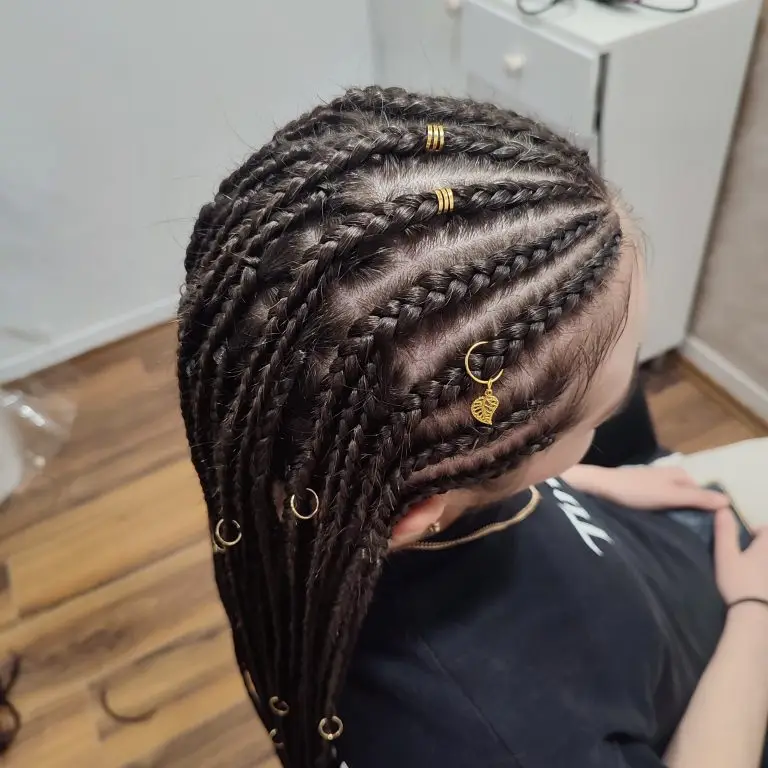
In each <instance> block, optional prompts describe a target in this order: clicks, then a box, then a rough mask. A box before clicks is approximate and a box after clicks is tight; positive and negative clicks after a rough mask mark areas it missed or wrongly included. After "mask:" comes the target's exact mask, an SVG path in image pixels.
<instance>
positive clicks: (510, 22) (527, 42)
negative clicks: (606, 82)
mask: <svg viewBox="0 0 768 768" xmlns="http://www.w3.org/2000/svg"><path fill="white" fill-rule="evenodd" d="M461 53H462V63H463V68H464V71H465V73H466V74H467V76H468V78H469V83H470V93H469V95H470V96H472V97H473V98H487V96H488V92H489V91H490V93H491V94H492V97H493V98H495V100H496V101H498V102H499V103H501V104H503V105H504V106H508V107H510V108H512V109H515V110H517V111H518V112H520V113H522V114H529V115H531V116H533V117H536V118H538V119H540V120H541V121H542V122H544V123H547V124H548V125H550V126H551V127H552V128H555V129H558V130H560V131H567V132H573V133H575V134H576V136H577V137H580V138H581V140H582V141H583V142H589V140H590V137H591V136H592V134H593V132H594V130H595V111H596V99H597V83H598V76H599V71H600V55H599V54H598V53H597V52H596V51H591V50H588V49H586V48H581V47H578V46H576V45H574V44H572V43H571V42H564V41H562V40H559V39H555V38H552V37H549V36H548V35H547V33H546V32H545V31H544V30H542V29H538V28H533V27H531V26H529V25H528V24H527V23H526V22H525V21H524V20H521V19H519V18H515V17H514V16H512V15H511V11H510V12H509V13H507V12H506V11H500V10H496V9H494V8H492V7H490V4H489V5H486V4H485V3H484V2H483V0H466V2H465V3H464V5H463V6H462V11H461ZM481 82H485V83H487V85H488V86H490V89H482V90H485V92H484V93H478V92H477V91H478V90H481V89H480V88H478V84H479V83H481ZM472 83H474V84H475V85H474V86H473V85H472Z"/></svg>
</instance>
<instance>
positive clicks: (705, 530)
mask: <svg viewBox="0 0 768 768" xmlns="http://www.w3.org/2000/svg"><path fill="white" fill-rule="evenodd" d="M705 487H706V488H709V489H710V490H713V491H719V492H720V493H724V494H725V495H726V496H728V498H729V499H730V498H731V496H730V494H729V493H728V491H727V490H726V489H725V488H724V487H723V486H722V485H720V483H709V484H707V485H706V486H705ZM731 509H732V510H733V512H734V514H735V515H736V519H737V521H738V523H739V542H740V544H741V549H742V552H743V551H744V550H745V549H746V548H747V547H748V546H749V545H750V544H751V543H752V540H753V539H754V538H755V534H754V531H753V530H752V528H751V527H750V525H749V523H748V522H747V521H746V520H745V519H744V516H743V515H742V514H741V512H740V511H739V509H738V507H737V506H736V505H735V504H734V503H733V500H731ZM666 514H667V516H668V517H669V518H671V519H672V520H674V521H675V522H678V523H680V524H681V525H684V526H685V527H686V528H688V530H690V531H692V532H693V533H695V534H696V535H697V536H698V537H699V538H700V539H702V541H703V542H704V544H705V545H706V547H707V550H708V551H709V553H710V554H712V555H714V552H715V518H714V515H712V514H711V513H710V512H702V511H700V510H695V509H674V510H671V511H670V512H667V513H666Z"/></svg>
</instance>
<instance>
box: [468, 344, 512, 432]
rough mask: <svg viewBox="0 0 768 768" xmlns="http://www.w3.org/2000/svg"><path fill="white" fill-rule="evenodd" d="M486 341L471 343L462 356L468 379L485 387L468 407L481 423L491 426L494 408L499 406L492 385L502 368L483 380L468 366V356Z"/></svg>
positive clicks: (499, 376)
mask: <svg viewBox="0 0 768 768" xmlns="http://www.w3.org/2000/svg"><path fill="white" fill-rule="evenodd" d="M487 343H488V342H487V341H478V342H477V343H476V344H473V345H472V346H471V347H470V348H469V350H468V351H467V354H466V355H465V356H464V367H465V368H466V370H467V375H468V376H469V378H470V379H472V381H474V382H475V383H477V384H483V385H484V386H485V387H486V390H485V393H484V394H483V395H481V396H480V397H478V398H477V400H475V401H474V402H473V403H472V407H471V408H470V410H471V412H472V415H473V416H474V417H475V419H476V420H477V421H479V422H480V423H481V424H486V425H488V426H491V425H492V424H493V414H494V413H496V410H497V409H498V407H499V398H498V397H496V395H494V394H493V385H494V384H495V383H496V382H497V381H498V380H499V379H500V378H501V377H502V375H503V374H504V369H503V368H502V369H501V370H500V371H499V372H498V373H497V374H496V375H495V376H493V377H492V378H490V379H488V380H483V379H479V378H477V376H475V374H474V373H472V369H471V368H470V367H469V356H470V355H471V354H472V352H474V351H475V350H476V349H477V348H478V347H480V346H482V345H483V344H487Z"/></svg>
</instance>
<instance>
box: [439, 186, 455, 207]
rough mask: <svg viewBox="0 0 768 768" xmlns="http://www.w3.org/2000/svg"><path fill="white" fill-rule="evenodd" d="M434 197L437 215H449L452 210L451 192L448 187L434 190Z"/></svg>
mask: <svg viewBox="0 0 768 768" xmlns="http://www.w3.org/2000/svg"><path fill="white" fill-rule="evenodd" d="M435 197H437V212H438V213H450V212H451V211H452V210H453V190H452V189H451V188H450V187H440V189H436V190H435Z"/></svg>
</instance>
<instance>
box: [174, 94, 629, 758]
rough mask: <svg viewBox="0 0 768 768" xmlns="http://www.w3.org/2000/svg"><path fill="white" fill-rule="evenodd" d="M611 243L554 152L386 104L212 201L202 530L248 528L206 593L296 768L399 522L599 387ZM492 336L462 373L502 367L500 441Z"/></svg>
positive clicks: (525, 128)
mask: <svg viewBox="0 0 768 768" xmlns="http://www.w3.org/2000/svg"><path fill="white" fill-rule="evenodd" d="M427 124H430V125H432V126H434V125H437V128H434V127H432V128H430V129H429V130H428V129H427ZM429 131H432V133H429ZM429 136H432V137H434V136H439V137H440V140H439V142H434V141H433V142H430V141H429ZM622 242H623V241H622V235H621V229H620V224H619V216H618V213H617V209H616V205H615V203H614V201H613V199H612V197H611V195H610V194H609V192H608V190H607V188H606V185H605V183H604V182H603V181H602V179H600V177H599V176H598V175H597V173H596V172H595V171H594V169H593V168H592V166H591V165H590V164H589V161H588V157H587V156H586V154H585V153H584V152H582V151H581V150H579V149H576V148H574V147H573V146H572V145H571V144H569V143H568V142H567V141H566V140H565V139H563V138H561V137H559V136H557V135H556V134H554V133H552V132H551V131H550V130H549V129H547V128H545V127H544V126H542V125H540V124H537V123H535V122H533V121H531V120H529V119H527V118H525V117H522V116H520V115H516V114H513V113H511V112H507V111H505V110H502V109H499V108H498V107H495V106H493V105H490V104H477V103H474V102H472V101H466V100H457V99H451V98H447V97H427V96H421V95H414V94H409V93H407V92H406V91H403V90H401V89H395V88H377V87H371V88H358V89H352V90H350V91H348V92H347V93H346V94H344V95H343V96H342V97H340V98H338V99H335V100H334V101H332V102H330V103H328V104H325V105H321V106H319V107H317V108H316V109H314V110H311V111H310V112H307V113H306V114H305V115H303V116H301V117H300V118H298V119H297V120H295V121H293V122H292V123H289V124H288V125H287V126H286V127H285V128H283V129H282V130H280V131H278V132H277V133H276V134H275V136H274V137H273V139H272V140H271V141H270V142H268V143H267V144H266V145H265V146H264V147H263V148H262V149H261V150H259V151H257V152H255V153H254V154H253V155H252V156H251V157H250V158H249V159H247V160H246V162H245V163H244V164H243V165H242V166H241V167H240V168H239V169H237V170H235V171H234V172H233V173H232V174H230V176H229V177H228V178H227V179H225V180H224V181H223V182H222V184H221V185H220V187H219V192H218V193H217V195H216V196H215V198H214V200H213V201H212V202H211V203H208V204H206V205H205V206H203V208H202V209H201V212H200V216H199V218H198V221H197V223H196V225H195V227H194V230H193V233H192V237H191V240H190V244H189V247H188V249H187V254H186V258H185V266H186V270H187V283H186V286H185V291H184V293H183V297H182V300H181V303H180V310H179V346H178V367H177V371H178V378H179V391H180V401H181V408H182V412H183V415H184V421H185V426H186V430H187V438H188V440H189V443H190V450H191V453H192V459H193V462H194V465H195V468H196V470H197V473H198V476H199V478H200V481H201V485H202V488H203V495H204V498H205V502H206V506H207V508H208V516H209V524H210V528H211V533H212V535H213V536H214V537H215V536H216V532H217V526H219V525H220V524H222V522H223V523H224V524H226V525H227V526H233V527H234V526H237V527H236V528H234V529H235V530H237V531H238V532H239V534H240V536H238V537H237V538H236V539H234V538H233V539H232V540H229V541H228V542H225V544H224V546H222V547H220V550H221V551H219V552H218V553H217V554H216V555H215V574H216V582H217V586H218V588H219V591H220V593H221V596H222V600H223V602H224V605H225V609H226V611H227V615H228V618H229V621H230V623H231V624H232V629H233V638H234V645H235V652H236V655H237V659H238V664H239V666H240V669H241V673H242V675H243V677H244V679H245V680H246V681H247V682H248V687H249V695H250V696H251V699H252V700H253V702H254V704H255V706H256V709H257V712H258V714H259V716H260V717H261V719H262V720H263V721H264V724H265V726H266V727H267V729H268V730H273V729H274V732H275V733H276V734H277V735H278V738H277V739H276V740H277V741H279V742H280V743H281V744H282V745H283V746H282V747H281V748H280V749H278V756H279V758H280V760H281V761H282V763H283V765H285V766H290V767H291V768H309V767H310V766H311V768H325V766H327V765H328V764H329V761H330V744H329V742H328V741H327V740H325V739H323V738H321V736H320V734H319V733H318V726H319V723H320V722H321V721H322V720H323V718H328V717H332V716H334V715H336V713H337V708H338V707H339V702H340V697H341V696H342V694H343V687H344V680H345V676H346V671H347V669H348V667H349V663H350V658H351V656H352V655H353V653H354V646H355V641H356V637H357V634H358V632H359V630H360V627H361V625H362V622H363V621H364V620H365V615H366V611H367V607H368V604H369V602H370V600H371V597H372V595H373V593H374V590H375V589H376V584H377V581H378V578H379V574H380V572H381V567H382V563H383V562H384V560H385V558H386V557H387V556H388V552H389V542H390V539H391V536H392V531H393V528H394V526H395V525H396V524H397V522H398V520H400V519H401V517H402V516H403V515H404V514H405V512H406V511H407V509H408V507H409V505H411V504H413V503H416V502H418V501H419V500H421V499H424V498H428V497H429V496H431V495H435V494H439V493H445V492H447V491H449V490H451V489H453V488H462V487H466V486H469V485H475V484H482V483H485V482H489V481H491V480H492V479H494V478H496V477H499V476H500V475H502V474H504V473H507V472H513V471H514V470H515V469H516V468H517V467H519V466H520V465H521V464H522V463H523V462H525V461H527V460H528V458H529V457H530V456H531V455H532V454H534V453H536V452H538V451H540V450H544V449H545V448H546V447H547V446H549V445H550V444H551V443H552V442H553V441H554V440H555V439H556V437H557V435H558V434H559V432H561V431H562V430H564V429H567V428H568V426H569V425H570V423H571V421H572V420H573V418H574V414H575V413H576V412H577V411H578V408H577V407H576V401H575V398H577V397H578V392H579V391H580V387H583V386H584V385H585V383H586V382H587V381H588V379H589V377H590V376H591V374H592V373H593V371H591V370H584V364H583V363H577V361H576V359H575V358H574V357H573V355H572V354H571V352H570V348H571V345H572V340H573V338H574V337H575V336H579V335H580V334H581V335H582V336H584V334H588V333H589V334H591V336H590V338H591V343H590V345H589V346H590V349H594V350H595V352H594V355H593V357H594V360H593V361H592V363H591V364H592V365H594V366H597V365H598V364H599V360H600V358H601V354H602V352H601V350H605V349H607V348H608V347H609V346H610V344H612V343H613V340H614V339H615V337H616V334H617V332H618V329H620V326H621V320H622V312H623V309H622V307H621V306H618V305H617V302H616V301H615V300H614V299H612V298H611V297H612V296H613V293H612V292H611V291H608V290H607V288H608V287H609V286H610V285H611V284H612V279H613V274H614V273H615V271H616V266H617V264H618V262H619V260H620V257H621V253H622ZM598 303H600V309H601V311H600V313H599V322H597V323H592V325H590V324H589V323H587V322H584V320H585V318H587V316H588V315H587V312H588V311H589V310H590V308H593V307H595V306H596V305H597V304H598ZM590 329H591V330H590ZM480 340H484V341H485V342H486V343H485V344H484V345H483V346H482V347H481V348H479V349H477V350H476V351H475V353H473V354H472V355H471V357H470V360H469V364H470V366H471V370H472V371H473V373H474V374H475V375H477V376H479V377H481V378H485V379H487V378H490V377H491V376H493V375H495V373H496V372H498V371H499V370H501V369H502V368H503V369H504V376H503V378H502V380H501V381H500V382H499V385H498V387H497V392H498V396H499V399H500V401H501V404H500V407H499V410H498V414H497V415H496V417H495V420H494V421H493V423H492V424H490V425H485V424H479V423H478V422H476V421H474V420H473V418H472V416H471V415H470V410H469V406H470V403H471V401H472V394H473V387H474V386H475V385H474V384H473V382H472V380H471V379H470V377H469V376H468V375H467V371H466V369H465V368H464V356H465V354H466V350H467V349H468V348H469V347H470V346H471V345H472V344H473V343H474V342H476V341H480ZM314 499H317V504H315V501H314Z"/></svg>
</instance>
